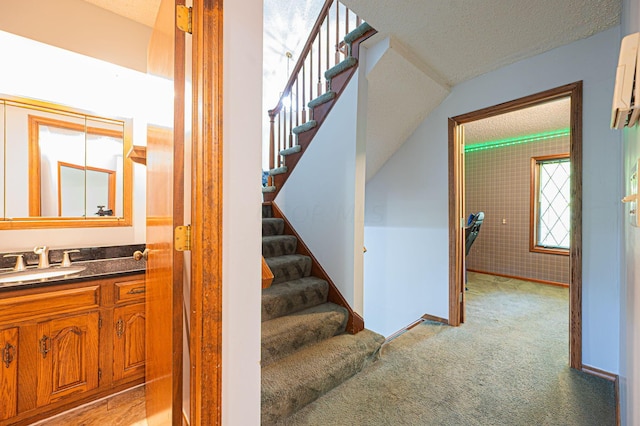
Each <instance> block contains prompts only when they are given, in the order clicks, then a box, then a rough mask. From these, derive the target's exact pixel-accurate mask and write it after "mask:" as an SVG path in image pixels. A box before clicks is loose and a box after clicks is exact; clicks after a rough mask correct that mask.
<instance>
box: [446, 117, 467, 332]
mask: <svg viewBox="0 0 640 426" xmlns="http://www.w3.org/2000/svg"><path fill="white" fill-rule="evenodd" d="M449 140H450V143H449V193H450V196H449V325H452V326H457V325H460V324H461V323H463V322H464V315H465V312H464V310H465V292H464V288H465V283H464V280H465V275H466V274H465V259H464V257H465V254H464V250H465V244H464V227H465V225H466V220H465V218H464V217H463V215H464V128H463V127H462V125H460V124H458V123H457V122H456V121H455V120H453V119H449Z"/></svg>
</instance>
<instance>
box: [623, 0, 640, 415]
mask: <svg viewBox="0 0 640 426" xmlns="http://www.w3.org/2000/svg"><path fill="white" fill-rule="evenodd" d="M622 13H623V15H622V34H621V36H626V35H627V34H631V33H634V32H638V31H640V1H639V0H625V1H624V2H623V11H622ZM623 135H624V181H623V188H624V190H625V194H629V193H630V192H629V184H628V180H629V177H630V174H631V168H632V166H633V163H634V162H635V161H637V159H638V157H640V131H639V130H638V126H635V127H633V128H631V129H629V128H627V129H625V130H624V132H623ZM629 209H630V207H629V206H626V207H625V209H624V212H623V221H624V227H623V238H622V240H623V243H624V251H625V257H624V260H625V265H626V266H625V267H624V268H623V280H622V285H621V291H620V415H621V424H623V425H634V426H635V425H638V424H640V406H639V405H638V401H640V268H639V266H638V259H640V229H639V228H635V227H632V226H631V225H630V222H629V219H628V212H629Z"/></svg>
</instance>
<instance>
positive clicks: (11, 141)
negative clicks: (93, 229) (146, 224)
mask: <svg viewBox="0 0 640 426" xmlns="http://www.w3.org/2000/svg"><path fill="white" fill-rule="evenodd" d="M0 113H2V115H0V122H1V123H0V131H2V133H0V135H4V137H3V141H2V142H3V145H4V150H3V151H4V153H3V154H4V156H5V159H4V160H5V161H3V162H2V164H3V165H4V173H3V174H2V176H4V179H3V182H2V185H0V186H1V187H2V192H3V194H4V197H3V200H4V202H3V203H2V206H1V207H0V214H1V216H0V229H18V228H45V227H87V226H130V225H131V205H132V203H131V201H132V199H131V197H132V173H133V166H132V163H131V160H129V159H127V158H126V153H127V152H128V151H129V150H130V148H131V120H127V119H116V118H108V117H98V116H95V115H92V114H90V113H87V112H83V111H79V110H75V109H72V108H68V107H64V106H60V105H55V104H49V103H44V102H40V101H35V100H29V99H21V98H15V97H10V96H1V97H0Z"/></svg>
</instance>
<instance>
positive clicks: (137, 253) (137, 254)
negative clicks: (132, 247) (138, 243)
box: [133, 249, 149, 260]
mask: <svg viewBox="0 0 640 426" xmlns="http://www.w3.org/2000/svg"><path fill="white" fill-rule="evenodd" d="M147 257H149V249H144V251H140V250H136V251H134V252H133V258H134V260H140V259H143V258H144V260H147Z"/></svg>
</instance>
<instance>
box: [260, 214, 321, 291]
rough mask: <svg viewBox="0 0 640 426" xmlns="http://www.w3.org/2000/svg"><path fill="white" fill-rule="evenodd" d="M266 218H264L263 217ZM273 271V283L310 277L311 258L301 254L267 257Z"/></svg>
mask: <svg viewBox="0 0 640 426" xmlns="http://www.w3.org/2000/svg"><path fill="white" fill-rule="evenodd" d="M263 220H264V219H263ZM265 261H266V262H267V265H269V268H270V269H271V272H273V282H272V283H271V285H273V284H278V283H282V282H285V281H289V280H296V279H298V278H304V277H308V276H309V275H310V274H311V258H310V257H309V256H303V255H300V254H288V255H286V256H278V257H270V258H268V259H265Z"/></svg>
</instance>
